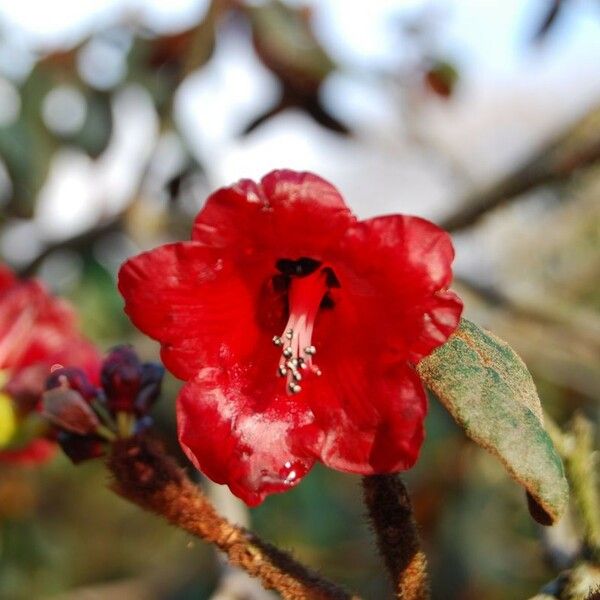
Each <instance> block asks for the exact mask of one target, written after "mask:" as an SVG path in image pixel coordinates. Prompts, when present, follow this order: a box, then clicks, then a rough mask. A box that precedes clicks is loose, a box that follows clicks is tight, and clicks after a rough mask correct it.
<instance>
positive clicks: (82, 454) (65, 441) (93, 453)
mask: <svg viewBox="0 0 600 600" xmlns="http://www.w3.org/2000/svg"><path fill="white" fill-rule="evenodd" d="M56 441H57V442H58V444H59V445H60V447H61V448H62V450H63V452H64V453H65V454H66V455H67V456H68V457H69V458H70V459H71V462H73V463H74V464H78V463H80V462H83V461H84V460H90V459H92V458H98V457H100V456H103V455H104V453H105V451H104V444H103V441H102V438H99V437H98V436H95V435H86V436H82V435H77V434H74V433H69V432H68V431H61V432H59V434H58V436H57V438H56Z"/></svg>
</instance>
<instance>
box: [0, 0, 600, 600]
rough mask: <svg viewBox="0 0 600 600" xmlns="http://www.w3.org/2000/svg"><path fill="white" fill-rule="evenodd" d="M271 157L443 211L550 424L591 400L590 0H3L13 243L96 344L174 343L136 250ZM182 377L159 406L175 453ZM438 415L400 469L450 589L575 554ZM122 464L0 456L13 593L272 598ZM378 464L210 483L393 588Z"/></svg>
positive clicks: (362, 192)
mask: <svg viewBox="0 0 600 600" xmlns="http://www.w3.org/2000/svg"><path fill="white" fill-rule="evenodd" d="M278 167H289V168H294V169H306V170H312V171H315V172H317V173H319V174H320V175H322V176H323V177H325V178H326V179H329V180H330V181H332V182H333V183H334V184H335V185H337V186H338V187H339V188H340V190H341V191H342V193H343V195H344V196H345V198H346V199H347V201H348V203H349V204H350V205H351V207H352V208H353V210H354V211H355V212H356V213H357V214H358V215H359V216H360V217H369V216H373V215H376V214H383V213H391V212H402V213H411V214H417V215H421V216H424V217H427V218H429V219H431V220H433V221H435V222H437V223H439V224H441V225H443V226H444V227H446V228H448V229H449V230H450V231H451V232H452V234H453V236H454V239H455V242H456V247H457V260H456V283H455V287H456V289H457V290H458V291H459V293H461V294H462V295H463V297H464V299H465V302H466V315H467V316H468V317H469V318H471V319H473V320H475V321H477V322H478V323H479V324H481V325H483V326H485V327H488V328H490V329H492V330H494V331H495V332H496V333H497V334H498V335H499V336H501V337H503V338H505V339H506V340H507V341H508V342H509V343H510V344H511V345H513V346H514V347H515V348H516V349H517V350H518V352H519V353H520V354H521V355H522V357H523V358H524V360H525V361H526V363H527V364H528V366H529V367H530V369H531V370H532V372H533V374H534V377H535V380H536V383H537V385H538V389H539V392H540V395H541V397H542V401H543V402H544V405H545V409H546V410H547V411H548V413H549V414H551V415H552V416H553V417H554V418H555V419H556V420H557V421H558V422H561V423H562V422H564V421H565V420H567V419H568V418H569V417H570V416H571V415H572V413H573V412H574V411H575V410H576V409H581V410H583V411H584V412H585V413H586V414H587V415H588V416H589V417H591V418H592V419H594V421H595V423H598V415H599V406H598V399H599V398H600V3H599V2H598V1H597V0H587V1H586V0H418V1H417V0H410V1H409V0H369V2H358V1H354V0H320V1H317V0H314V1H313V2H312V3H306V2H297V1H291V0H290V1H286V2H281V1H279V0H267V1H265V2H259V1H244V0H237V1H234V0H212V1H210V2H209V1H208V0H80V1H79V2H72V1H69V0H54V1H53V2H39V1H36V0H19V1H18V2H14V1H8V0H0V255H1V258H2V260H3V261H5V262H7V263H9V264H10V265H11V266H12V267H13V268H15V269H16V270H17V271H19V272H20V273H21V274H23V275H27V276H31V275H35V276H37V277H40V278H42V279H43V280H45V281H46V282H47V283H48V285H49V286H50V287H51V288H52V290H53V291H54V292H56V293H57V294H62V295H65V296H67V297H68V298H70V299H71V300H72V301H73V302H74V303H75V304H76V306H77V307H78V309H79V311H80V313H81V321H82V324H83V327H84V330H85V332H86V333H87V334H88V335H89V336H90V337H91V338H92V339H94V340H95V341H96V342H98V344H99V345H100V346H101V347H103V348H108V347H110V346H111V345H113V344H115V343H118V342H123V341H129V342H131V343H133V344H135V346H136V348H138V350H139V351H140V353H141V354H142V355H143V356H144V357H145V358H148V359H152V358H154V359H156V358H157V356H158V352H157V345H156V344H154V343H153V342H151V341H150V340H147V339H146V338H144V337H142V336H140V335H139V334H137V333H136V332H135V331H134V330H133V329H132V327H131V325H130V324H129V322H128V320H127V319H126V318H125V316H124V314H123V312H122V302H121V299H120V297H119V295H118V293H117V291H116V287H115V273H116V270H117V269H118V266H119V265H120V263H121V262H122V261H123V260H124V259H125V258H127V257H128V256H130V255H132V254H134V253H137V252H139V251H140V250H141V249H147V248H150V247H153V246H156V245H158V244H161V243H164V242H167V241H170V240H175V239H185V238H187V237H188V235H189V231H190V224H191V221H192V219H193V217H194V215H195V214H196V213H197V211H198V209H199V208H201V206H202V203H203V201H204V199H205V198H206V196H207V194H208V193H209V192H210V191H211V190H213V189H214V188H216V187H218V186H220V185H226V184H230V183H232V182H233V181H235V180H237V179H239V178H241V177H252V178H259V177H260V176H262V175H263V174H265V173H266V172H268V171H269V170H271V169H273V168H278ZM178 385H179V384H178V383H177V382H176V381H174V380H168V381H167V384H166V391H165V394H164V399H163V401H162V402H161V403H160V405H159V406H158V407H157V409H156V415H155V416H156V420H157V423H158V426H159V428H160V429H161V430H162V431H163V432H164V434H165V436H167V437H168V438H169V439H170V440H171V444H172V447H173V449H174V451H175V450H176V442H175V436H174V414H173V399H174V397H175V395H176V392H177V389H178ZM426 425H427V432H428V438H427V440H426V443H425V446H424V449H423V454H422V458H421V460H420V462H419V463H418V466H417V467H416V468H415V469H414V470H413V471H411V472H410V473H409V474H408V475H407V480H408V484H409V489H410V490H411V493H412V495H413V499H414V504H415V510H416V513H417V519H418V521H419V523H420V525H421V527H422V533H423V538H424V543H425V546H426V550H427V552H428V556H429V560H430V566H431V575H432V582H433V590H434V598H436V599H440V600H446V599H458V600H472V599H481V598H486V599H487V600H505V599H506V600H508V599H516V598H525V597H528V596H532V595H534V593H535V592H536V590H537V589H539V587H540V586H541V585H542V584H543V583H544V582H546V581H548V580H550V579H552V578H553V577H554V576H555V575H556V573H557V572H558V571H559V570H560V569H561V568H562V567H563V566H564V565H565V564H566V562H568V558H569V553H571V552H573V550H574V546H573V544H574V542H573V538H572V536H571V534H570V533H569V528H568V526H567V525H568V523H567V524H565V523H563V524H562V525H561V526H559V527H558V528H557V530H556V531H553V532H551V533H548V532H545V533H544V532H542V531H541V530H540V528H539V527H538V526H537V525H535V524H534V523H533V521H532V520H531V518H530V517H529V515H528V513H527V509H526V505H525V502H524V497H523V493H522V491H521V490H520V489H518V487H517V486H516V485H515V484H514V483H513V482H512V481H510V480H509V479H508V477H507V476H506V474H505V473H504V471H503V469H502V468H501V466H500V465H499V464H497V463H496V462H495V460H494V459H492V458H490V457H488V456H487V455H486V454H485V453H484V452H483V451H482V450H480V449H479V448H477V447H475V446H474V445H473V444H471V443H470V442H468V441H467V440H466V438H465V437H464V435H463V434H462V433H461V432H460V431H459V430H458V428H457V427H456V426H455V425H454V423H453V422H452V420H451V419H450V417H449V416H448V415H447V414H446V413H445V412H444V410H443V409H442V408H441V407H440V406H439V405H438V404H437V403H436V402H435V400H432V402H431V408H430V415H429V417H428V420H427V424H426ZM199 481H200V483H201V485H207V484H206V482H205V481H202V480H201V479H200V478H199ZM106 483H107V476H106V473H105V471H104V470H103V466H102V464H101V462H92V463H86V464H84V465H83V466H80V467H77V468H75V467H73V466H72V465H70V464H69V463H68V462H67V460H66V459H64V458H63V457H57V459H56V460H55V461H53V462H52V463H51V464H49V465H47V466H44V467H41V468H36V469H29V470H23V469H16V468H9V467H7V466H1V467H0V598H2V599H15V600H20V599H32V598H34V599H37V598H56V599H63V600H69V599H79V598H81V599H84V600H85V599H88V598H111V599H117V600H119V599H123V600H126V599H131V600H138V599H143V600H146V599H148V600H154V599H161V600H162V599H173V600H180V599H181V600H183V599H188V598H190V599H191V598H194V599H197V598H200V599H204V598H214V599H218V600H229V599H234V598H237V599H239V600H241V599H261V598H266V597H268V596H266V595H265V593H264V592H261V591H260V590H257V589H256V587H254V586H252V585H251V584H248V582H246V581H245V579H244V578H243V577H238V575H237V574H235V573H231V572H229V571H227V570H226V569H224V567H223V565H221V564H220V562H219V560H218V557H217V556H216V555H215V554H214V552H213V551H212V549H211V548H209V547H207V546H205V545H203V544H201V543H199V542H196V541H192V540H191V539H190V538H189V537H187V536H186V535H184V534H182V533H180V532H178V531H175V530H173V529H171V528H169V527H168V526H167V525H165V524H164V523H163V522H162V521H160V520H159V519H157V518H154V517H152V516H150V515H146V514H142V513H141V512H140V511H139V510H138V509H136V508H135V507H133V506H131V505H128V504H127V503H125V502H124V501H122V500H121V499H119V498H117V497H116V496H115V495H113V494H112V493H111V492H110V491H108V490H107V488H106ZM359 483H360V482H359V478H358V477H353V476H349V475H342V474H339V473H334V472H330V471H326V470H325V469H321V468H316V469H315V470H314V472H313V473H312V474H311V475H310V476H308V477H307V478H306V480H305V482H304V483H302V485H300V486H299V487H298V488H296V489H294V490H293V491H291V492H289V493H287V494H285V495H280V496H275V497H271V498H269V499H267V501H266V502H265V503H264V504H263V505H262V506H261V507H259V508H257V509H254V510H252V511H251V512H250V514H249V513H248V511H246V510H245V509H243V507H241V506H240V505H239V504H238V503H237V501H235V500H232V498H231V497H229V496H228V494H227V492H226V491H224V490H223V489H215V488H211V490H210V493H211V494H212V495H213V496H214V497H215V499H216V502H217V503H218V504H219V506H220V507H221V510H223V511H225V512H227V513H228V514H230V515H231V516H232V518H234V519H236V520H239V521H242V522H246V523H250V524H251V526H252V527H253V528H255V529H256V530H257V531H258V532H259V533H260V534H261V535H263V536H264V537H265V538H266V539H268V540H270V541H272V542H274V543H276V544H278V545H280V546H282V547H284V548H290V549H293V550H294V552H295V553H296V555H297V556H298V557H299V558H301V559H302V560H304V561H306V562H307V563H308V564H310V565H313V566H315V567H318V568H319V569H320V570H321V571H322V572H323V573H324V574H325V575H327V576H329V577H331V578H333V579H335V580H336V581H338V582H340V583H343V584H345V585H346V586H348V587H349V588H350V589H352V590H355V591H356V592H358V593H360V594H362V595H364V597H366V598H372V599H379V598H384V597H386V595H388V594H389V588H388V584H387V581H386V577H385V574H384V570H383V568H382V566H381V564H380V562H379V560H378V557H377V555H376V551H375V549H374V545H373V543H372V541H371V533H370V531H369V528H368V526H367V524H366V520H365V517H364V512H365V511H364V508H363V507H362V505H361V501H360V498H361V494H360V485H359ZM566 521H568V519H567V520H566Z"/></svg>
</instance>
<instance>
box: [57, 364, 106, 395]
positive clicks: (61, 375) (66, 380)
mask: <svg viewBox="0 0 600 600" xmlns="http://www.w3.org/2000/svg"><path fill="white" fill-rule="evenodd" d="M58 387H68V388H71V389H72V390H75V391H76V392H79V393H80V394H81V396H82V397H83V398H84V399H85V400H87V401H88V402H92V401H93V400H94V399H95V398H96V395H97V393H98V390H97V389H96V387H95V386H94V385H92V383H91V382H90V380H89V379H88V377H87V375H86V374H85V373H84V372H83V371H82V370H81V369H76V368H74V367H67V368H62V369H56V371H53V372H52V373H51V374H50V376H49V377H48V379H47V380H46V389H47V390H51V389H54V388H58Z"/></svg>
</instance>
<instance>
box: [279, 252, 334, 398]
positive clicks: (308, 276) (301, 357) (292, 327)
mask: <svg viewBox="0 0 600 600" xmlns="http://www.w3.org/2000/svg"><path fill="white" fill-rule="evenodd" d="M276 266H277V269H278V270H279V271H280V272H281V273H282V275H283V278H284V281H285V286H286V288H287V299H288V310H289V318H288V322H287V323H286V326H285V329H284V331H283V333H282V334H281V335H276V336H274V337H273V344H274V345H275V346H277V347H279V348H281V349H282V350H281V358H280V359H279V365H278V370H277V375H279V376H280V377H285V379H286V391H287V393H288V394H297V393H299V392H301V391H302V384H301V381H302V380H303V378H304V377H306V376H307V375H309V374H313V375H316V376H320V375H321V369H319V367H318V366H317V365H316V364H315V363H314V362H313V357H314V355H315V354H316V352H317V349H316V348H315V346H314V345H313V344H312V334H313V330H314V325H315V320H316V318H317V314H318V312H319V309H321V308H331V307H332V306H333V302H332V300H331V298H330V296H329V290H330V288H332V287H339V283H338V281H337V278H336V277H335V274H334V273H333V271H332V269H331V268H330V267H322V266H321V263H320V262H319V261H316V260H314V259H311V258H300V259H298V260H296V261H294V260H290V259H282V260H279V261H277V264H276Z"/></svg>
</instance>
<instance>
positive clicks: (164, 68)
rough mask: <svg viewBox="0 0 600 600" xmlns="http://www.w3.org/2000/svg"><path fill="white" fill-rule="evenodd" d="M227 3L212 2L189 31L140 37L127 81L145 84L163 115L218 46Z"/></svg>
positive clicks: (220, 1)
mask: <svg viewBox="0 0 600 600" xmlns="http://www.w3.org/2000/svg"><path fill="white" fill-rule="evenodd" d="M228 8H229V2H228V0H212V1H211V3H210V6H209V8H208V11H207V13H206V16H205V17H204V19H202V21H200V22H199V23H198V24H197V25H195V26H194V27H192V28H190V29H186V30H185V31H180V32H178V33H175V34H171V35H163V36H158V37H153V38H151V39H144V38H140V37H137V38H136V40H135V42H134V44H133V46H132V49H131V51H130V53H129V56H128V79H129V80H131V81H135V82H138V83H140V84H142V85H143V86H144V87H145V88H146V89H147V91H148V92H149V93H150V95H151V96H152V98H153V100H154V103H155V105H156V107H157V109H158V110H159V112H160V113H164V112H168V111H169V107H170V103H171V102H172V99H173V95H174V91H175V88H176V87H177V86H178V85H179V84H180V83H181V82H182V81H183V79H184V78H185V77H186V76H187V75H189V74H190V73H191V72H193V71H195V70H196V69H198V68H200V67H201V66H203V65H204V64H205V63H206V62H207V61H208V60H209V59H210V57H211V56H212V53H213V51H214V47H215V33H216V26H217V23H218V21H219V19H220V18H221V16H222V15H223V13H224V12H225V11H226V10H228Z"/></svg>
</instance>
